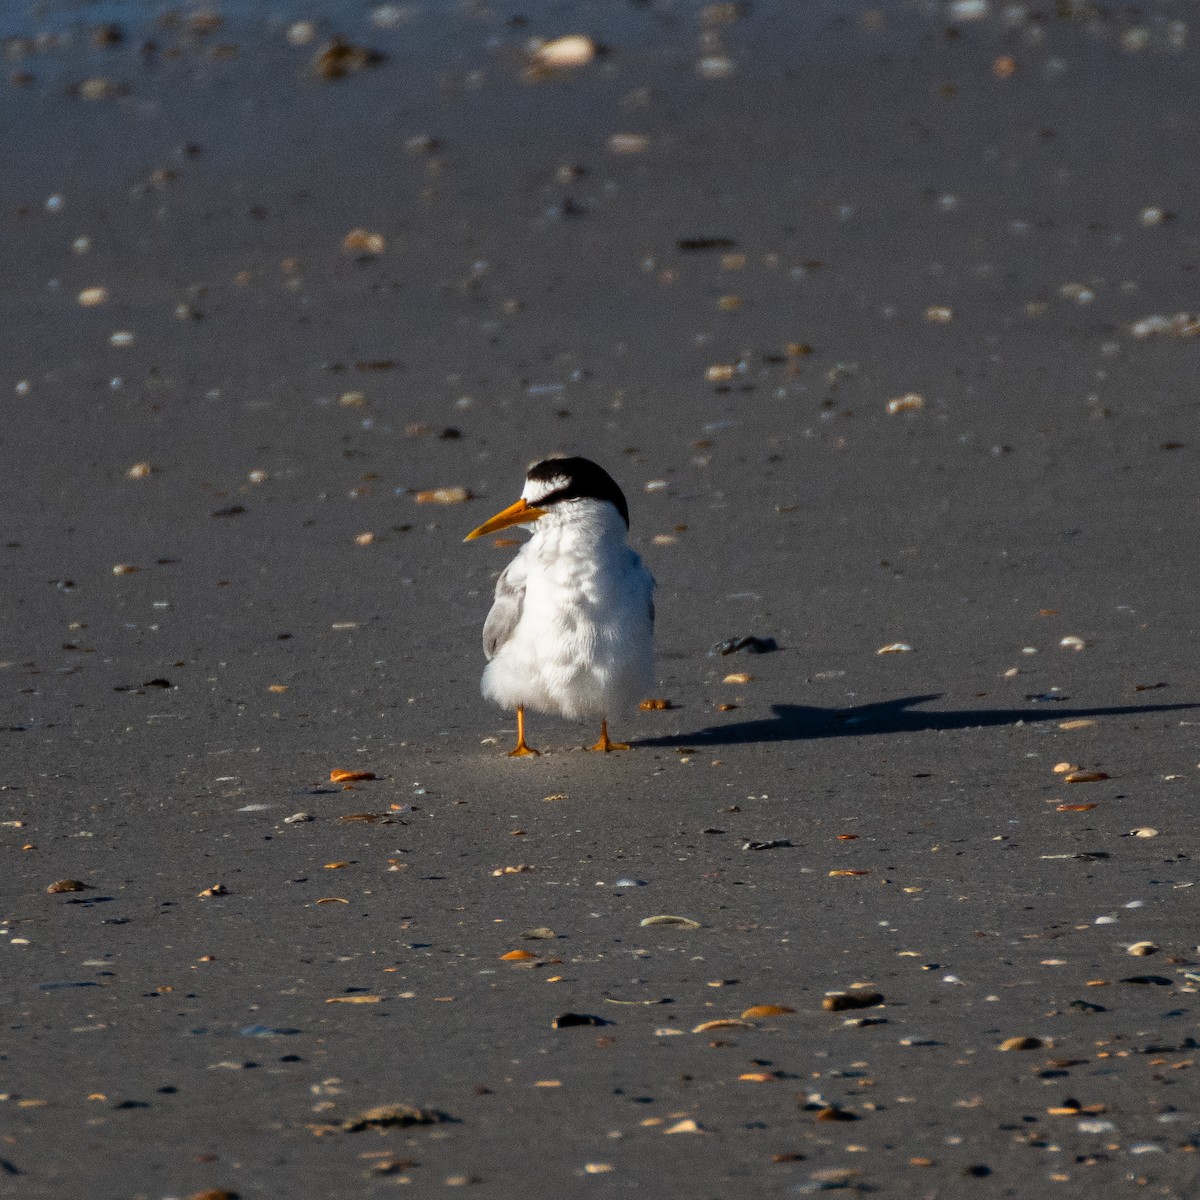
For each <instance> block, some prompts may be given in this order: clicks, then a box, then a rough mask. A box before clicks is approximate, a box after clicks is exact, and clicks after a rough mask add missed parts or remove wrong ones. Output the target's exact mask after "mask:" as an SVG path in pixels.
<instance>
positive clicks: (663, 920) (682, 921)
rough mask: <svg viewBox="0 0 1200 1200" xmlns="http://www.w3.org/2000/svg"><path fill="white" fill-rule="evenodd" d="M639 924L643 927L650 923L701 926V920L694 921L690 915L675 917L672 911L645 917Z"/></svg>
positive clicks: (695, 927) (682, 926)
mask: <svg viewBox="0 0 1200 1200" xmlns="http://www.w3.org/2000/svg"><path fill="white" fill-rule="evenodd" d="M639 924H640V925H641V926H642V928H643V929H644V928H646V927H647V926H649V925H679V926H680V927H681V928H683V929H699V928H700V922H699V921H693V920H692V919H691V918H690V917H675V916H672V915H671V914H670V913H661V914H659V915H658V916H656V917H643V918H642V920H641V921H640V922H639Z"/></svg>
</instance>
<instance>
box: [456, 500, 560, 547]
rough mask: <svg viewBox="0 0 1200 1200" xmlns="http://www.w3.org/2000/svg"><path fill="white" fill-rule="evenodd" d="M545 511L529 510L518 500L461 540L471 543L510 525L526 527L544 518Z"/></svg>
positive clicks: (527, 503)
mask: <svg viewBox="0 0 1200 1200" xmlns="http://www.w3.org/2000/svg"><path fill="white" fill-rule="evenodd" d="M545 515H546V510H545V509H544V508H531V507H530V505H529V502H528V501H526V500H518V501H517V502H516V504H510V505H509V506H508V507H507V508H506V509H505V510H504V511H503V512H498V513H497V514H496V515H495V516H494V517H492V519H491V520H490V521H484V523H483V524H482V525H480V526H479V528H478V529H472V530H471V532H470V533H468V534H467V536H466V537H465V538H463V541H464V542H473V541H474V540H475V539H476V538H479V537H485V536H486V535H487V534H489V533H496V532H498V531H499V530H501V529H507V528H508V527H509V526H510V525H526V524H528V523H529V522H530V521H536V520H537V519H538V518H539V517H544V516H545Z"/></svg>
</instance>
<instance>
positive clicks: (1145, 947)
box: [1125, 942, 1158, 958]
mask: <svg viewBox="0 0 1200 1200" xmlns="http://www.w3.org/2000/svg"><path fill="white" fill-rule="evenodd" d="M1156 950H1158V946H1157V945H1156V944H1155V943H1154V942H1134V943H1133V945H1132V946H1129V947H1127V948H1126V950H1125V953H1126V954H1132V955H1133V957H1134V958H1145V957H1146V955H1148V954H1153V953H1154V952H1155V951H1156Z"/></svg>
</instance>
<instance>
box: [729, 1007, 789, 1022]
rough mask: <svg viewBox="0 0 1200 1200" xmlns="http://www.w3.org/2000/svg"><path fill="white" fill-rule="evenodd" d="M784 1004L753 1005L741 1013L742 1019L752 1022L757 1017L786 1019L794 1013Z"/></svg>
mask: <svg viewBox="0 0 1200 1200" xmlns="http://www.w3.org/2000/svg"><path fill="white" fill-rule="evenodd" d="M795 1011H796V1010H795V1009H794V1008H788V1006H787V1005H786V1004H755V1005H753V1006H752V1007H750V1008H748V1009H746V1011H745V1012H744V1013H742V1019H743V1020H746V1021H752V1020H754V1019H755V1018H758V1017H786V1016H791V1015H792V1014H794V1013H795Z"/></svg>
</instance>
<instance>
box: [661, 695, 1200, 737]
mask: <svg viewBox="0 0 1200 1200" xmlns="http://www.w3.org/2000/svg"><path fill="white" fill-rule="evenodd" d="M940 699H941V693H939V692H934V693H931V694H930V695H928V696H905V697H902V698H901V699H899V700H881V701H880V702H879V703H877V704H859V705H856V706H854V707H852V708H817V707H815V706H813V705H808V704H772V705H771V712H772V714H773V715H772V716H770V717H764V718H761V719H759V720H756V721H738V722H735V723H733V724H731V725H710V726H708V727H707V728H705V729H697V730H696V731H695V732H693V733H673V734H667V735H664V736H663V737H655V738H642V739H641V740H640V741H638V743H637V744H638V745H639V746H691V745H704V746H734V745H742V744H745V743H748V742H798V741H806V740H808V739H810V738H828V737H863V736H865V735H867V734H873V733H925V732H930V731H941V730H946V729H978V728H982V727H983V726H990V725H1019V724H1022V723H1024V724H1026V725H1029V724H1033V723H1034V722H1040V721H1072V720H1079V719H1081V718H1086V717H1121V716H1132V715H1142V716H1145V715H1149V714H1151V713H1164V712H1179V711H1182V710H1185V709H1195V708H1200V703H1190V704H1122V705H1116V706H1113V707H1111V708H1068V707H1067V706H1066V705H1064V704H1059V703H1053V702H1052V703H1047V704H1035V703H1032V702H1031V704H1030V707H1028V708H978V709H960V710H955V711H951V712H913V711H911V710H912V709H913V708H914V707H915V706H916V705H918V704H925V703H928V702H929V701H930V700H940Z"/></svg>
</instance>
